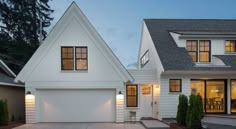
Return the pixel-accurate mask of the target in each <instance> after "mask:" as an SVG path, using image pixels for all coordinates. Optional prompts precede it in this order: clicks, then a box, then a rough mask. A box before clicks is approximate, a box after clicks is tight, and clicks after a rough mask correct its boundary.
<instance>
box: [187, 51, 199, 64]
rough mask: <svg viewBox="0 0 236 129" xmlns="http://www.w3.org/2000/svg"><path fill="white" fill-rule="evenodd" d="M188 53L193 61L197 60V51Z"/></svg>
mask: <svg viewBox="0 0 236 129" xmlns="http://www.w3.org/2000/svg"><path fill="white" fill-rule="evenodd" d="M188 53H189V55H190V56H191V58H192V61H193V62H196V61H197V53H196V52H188Z"/></svg>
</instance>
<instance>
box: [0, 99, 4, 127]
mask: <svg viewBox="0 0 236 129" xmlns="http://www.w3.org/2000/svg"><path fill="white" fill-rule="evenodd" d="M3 117H4V115H3V101H2V100H0V125H3Z"/></svg>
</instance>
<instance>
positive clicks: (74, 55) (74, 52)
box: [73, 47, 76, 71]
mask: <svg viewBox="0 0 236 129" xmlns="http://www.w3.org/2000/svg"><path fill="white" fill-rule="evenodd" d="M75 58H76V50H75V47H73V62H74V71H75V65H76V59H75Z"/></svg>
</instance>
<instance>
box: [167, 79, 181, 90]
mask: <svg viewBox="0 0 236 129" xmlns="http://www.w3.org/2000/svg"><path fill="white" fill-rule="evenodd" d="M169 83H170V84H169V85H170V92H180V91H181V80H179V79H174V80H173V79H172V80H170V81H169Z"/></svg>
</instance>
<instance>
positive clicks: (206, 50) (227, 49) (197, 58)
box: [170, 31, 236, 67]
mask: <svg viewBox="0 0 236 129" xmlns="http://www.w3.org/2000/svg"><path fill="white" fill-rule="evenodd" d="M170 35H171V36H172V38H173V39H174V41H175V43H176V44H177V46H178V47H184V48H186V51H187V52H188V54H189V56H190V58H191V59H192V61H193V63H195V64H196V66H200V67H201V66H203V67H205V66H227V65H225V64H224V62H223V61H222V60H221V59H220V58H217V57H216V56H215V55H236V33H234V32H189V31H188V32H187V31H185V32H181V31H178V32H176V31H175V32H170Z"/></svg>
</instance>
